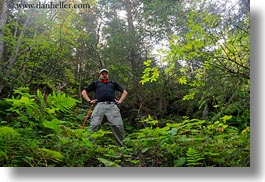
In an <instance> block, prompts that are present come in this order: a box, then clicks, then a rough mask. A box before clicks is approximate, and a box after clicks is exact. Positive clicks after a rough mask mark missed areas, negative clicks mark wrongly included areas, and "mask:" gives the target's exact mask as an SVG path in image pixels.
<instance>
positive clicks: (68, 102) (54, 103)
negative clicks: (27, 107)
mask: <svg viewBox="0 0 265 182" xmlns="http://www.w3.org/2000/svg"><path fill="white" fill-rule="evenodd" d="M47 101H48V106H49V107H50V109H52V110H56V111H60V112H63V113H67V112H69V111H70V110H71V109H72V108H73V107H74V106H75V105H76V104H77V103H78V102H79V101H78V100H76V99H74V98H72V97H69V96H67V95H66V94H65V93H60V92H58V93H56V92H53V93H52V94H50V95H49V96H48V98H47Z"/></svg>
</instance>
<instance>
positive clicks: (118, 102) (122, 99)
mask: <svg viewBox="0 0 265 182" xmlns="http://www.w3.org/2000/svg"><path fill="white" fill-rule="evenodd" d="M127 94H128V92H127V91H126V90H125V89H124V90H123V92H122V94H121V97H120V99H119V100H115V101H116V103H117V104H121V103H122V102H123V101H124V100H125V98H126V96H127Z"/></svg>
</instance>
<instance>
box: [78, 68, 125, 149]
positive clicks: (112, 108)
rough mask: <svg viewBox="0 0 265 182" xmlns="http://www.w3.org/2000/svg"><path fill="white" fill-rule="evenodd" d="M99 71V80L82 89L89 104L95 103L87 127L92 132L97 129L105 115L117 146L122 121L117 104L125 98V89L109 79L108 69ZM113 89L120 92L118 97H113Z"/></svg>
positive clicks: (119, 140)
mask: <svg viewBox="0 0 265 182" xmlns="http://www.w3.org/2000/svg"><path fill="white" fill-rule="evenodd" d="M99 73H100V80H99V81H94V82H92V83H91V84H90V85H89V86H87V87H86V88H85V89H84V90H83V91H82V96H83V98H84V99H85V100H86V101H87V102H89V103H90V104H97V105H96V107H95V108H94V110H93V113H92V115H91V122H90V127H89V129H90V130H91V131H94V132H96V131H98V130H99V128H100V126H101V123H102V120H103V117H104V116H106V118H107V120H108V122H109V123H110V126H111V130H112V133H113V134H114V136H115V139H116V141H117V144H118V145H119V146H123V143H122V140H123V138H124V128H123V121H122V118H121V114H120V109H119V108H118V106H117V105H119V104H121V103H122V102H123V101H124V100H125V98H126V96H127V91H126V90H125V89H123V88H122V87H121V86H120V85H119V84H118V83H116V82H114V81H109V74H108V73H109V71H108V70H107V69H102V70H100V72H99ZM91 91H94V92H95V99H93V100H92V99H90V97H89V96H88V93H89V92H91ZM115 91H119V92H121V93H122V94H121V97H120V99H116V98H115Z"/></svg>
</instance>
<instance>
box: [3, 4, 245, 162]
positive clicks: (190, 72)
mask: <svg viewBox="0 0 265 182" xmlns="http://www.w3.org/2000/svg"><path fill="white" fill-rule="evenodd" d="M51 2H52V3H51ZM56 3H57V5H58V4H61V5H62V4H63V5H67V6H60V7H59V6H55V5H56ZM70 7H71V8H70ZM102 68H107V69H108V70H109V71H110V73H109V76H110V79H111V80H115V81H116V82H118V83H119V84H120V85H121V86H122V87H124V88H125V89H126V90H127V92H128V96H127V98H126V100H125V101H124V103H122V104H121V105H119V108H120V111H121V115H122V118H123V122H124V129H125V139H124V144H125V146H124V147H118V146H117V145H116V143H115V139H114V137H113V134H112V132H111V130H110V128H109V126H108V125H107V123H104V124H103V125H102V127H101V129H100V130H99V131H98V132H97V133H92V132H90V131H89V130H88V126H89V120H88V122H87V124H86V125H85V128H84V129H82V128H81V126H82V124H83V121H84V119H85V117H86V115H87V112H88V110H89V104H88V103H87V102H85V101H84V100H83V99H82V96H81V92H82V90H83V89H84V87H85V86H87V85H88V84H89V83H91V82H92V81H94V80H98V78H99V74H98V73H99V70H100V69H102ZM91 97H93V95H91ZM117 97H120V95H119V93H117ZM91 138H92V139H93V141H92V140H90V139H91ZM0 166H6V167H21V166H27V167H53V166H56V167H104V166H107V167H249V166H250V0H234V1H232V0H227V1H221V0H214V1H213V0H186V1H183V0H163V1H161V0H152V1H151V0H64V1H63V0H62V1H59V0H53V1H52V0H51V1H44V0H23V1H22V0H1V1H0Z"/></svg>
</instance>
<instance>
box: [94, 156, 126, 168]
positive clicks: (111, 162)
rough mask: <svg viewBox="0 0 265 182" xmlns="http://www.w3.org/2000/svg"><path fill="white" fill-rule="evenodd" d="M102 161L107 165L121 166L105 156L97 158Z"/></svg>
mask: <svg viewBox="0 0 265 182" xmlns="http://www.w3.org/2000/svg"><path fill="white" fill-rule="evenodd" d="M97 159H98V160H99V161H100V162H102V163H103V164H104V165H105V166H106V167H121V166H120V165H118V164H116V163H115V162H113V161H110V160H108V159H104V158H97Z"/></svg>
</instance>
